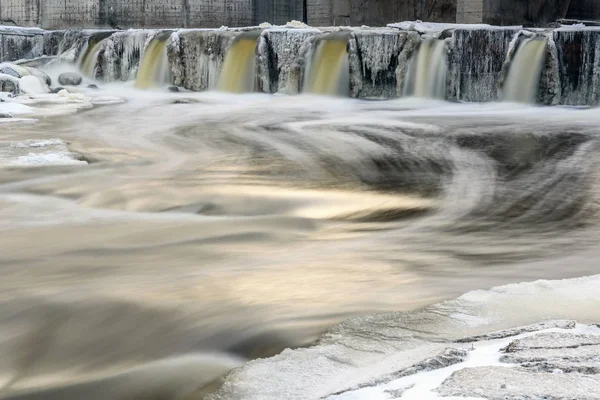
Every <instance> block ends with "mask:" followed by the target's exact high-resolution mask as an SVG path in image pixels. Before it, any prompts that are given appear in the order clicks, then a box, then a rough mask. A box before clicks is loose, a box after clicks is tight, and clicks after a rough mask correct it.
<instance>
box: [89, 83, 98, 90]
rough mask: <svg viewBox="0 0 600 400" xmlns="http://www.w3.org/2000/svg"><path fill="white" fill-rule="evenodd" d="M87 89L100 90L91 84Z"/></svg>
mask: <svg viewBox="0 0 600 400" xmlns="http://www.w3.org/2000/svg"><path fill="white" fill-rule="evenodd" d="M87 87H88V89H98V85H95V84H93V83H92V84H89V85H88V86H87Z"/></svg>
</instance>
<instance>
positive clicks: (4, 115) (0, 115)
mask: <svg viewBox="0 0 600 400" xmlns="http://www.w3.org/2000/svg"><path fill="white" fill-rule="evenodd" d="M0 118H12V114H11V113H4V112H0Z"/></svg>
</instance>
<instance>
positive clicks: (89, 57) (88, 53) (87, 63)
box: [77, 40, 103, 78]
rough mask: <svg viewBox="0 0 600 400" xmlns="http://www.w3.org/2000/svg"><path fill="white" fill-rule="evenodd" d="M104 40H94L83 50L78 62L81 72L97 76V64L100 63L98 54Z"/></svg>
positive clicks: (90, 76) (93, 76)
mask: <svg viewBox="0 0 600 400" xmlns="http://www.w3.org/2000/svg"><path fill="white" fill-rule="evenodd" d="M102 44H103V40H100V41H97V42H92V41H90V43H89V44H88V46H87V48H86V49H85V50H84V51H82V52H81V55H80V56H79V60H78V62H77V64H79V69H80V70H81V72H82V73H83V74H84V75H85V76H87V77H89V78H95V76H96V65H97V64H98V55H99V54H100V50H101V49H102Z"/></svg>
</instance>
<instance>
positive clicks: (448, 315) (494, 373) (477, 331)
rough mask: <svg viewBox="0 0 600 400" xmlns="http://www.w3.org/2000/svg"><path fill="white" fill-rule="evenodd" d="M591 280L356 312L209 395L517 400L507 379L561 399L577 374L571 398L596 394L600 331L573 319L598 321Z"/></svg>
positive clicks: (599, 304) (596, 280) (597, 296)
mask: <svg viewBox="0 0 600 400" xmlns="http://www.w3.org/2000/svg"><path fill="white" fill-rule="evenodd" d="M598 284H600V275H598V276H592V277H585V278H577V279H570V280H562V281H537V282H531V283H522V284H514V285H507V286H501V287H498V288H494V289H491V290H479V291H474V292H469V293H467V294H465V295H463V296H461V297H459V298H458V299H456V300H452V301H447V302H444V303H441V304H438V305H434V306H431V307H427V308H426V309H423V310H421V311H417V312H412V313H392V314H384V315H374V316H366V317H360V318H354V319H351V320H349V321H346V322H345V323H343V324H341V325H339V326H337V327H335V328H333V329H332V330H331V331H330V332H328V333H327V334H325V335H324V336H323V337H322V338H321V340H320V342H319V344H318V345H317V346H314V347H312V348H308V349H298V350H293V351H292V350H286V351H284V352H283V353H281V354H280V355H278V356H275V357H273V358H270V359H264V360H255V361H252V362H250V363H248V364H246V365H245V366H243V367H242V368H239V369H237V370H234V371H233V372H232V373H230V374H229V375H228V377H227V379H226V382H225V384H224V385H223V387H222V388H221V390H220V391H219V392H217V393H216V394H214V395H212V396H211V397H210V398H212V399H281V398H285V399H324V398H330V399H369V400H371V399H419V400H426V399H440V398H444V396H469V397H471V398H484V399H496V398H498V399H499V398H502V399H504V398H508V399H515V398H522V396H523V395H524V394H523V392H520V391H519V388H518V387H516V386H512V385H509V383H510V379H513V378H514V380H515V382H520V381H521V380H527V379H531V380H537V382H539V385H540V387H542V389H543V387H544V385H546V384H547V387H548V388H549V389H548V391H545V392H544V391H543V390H542V389H540V390H538V391H532V392H531V396H534V397H533V398H536V396H537V398H539V397H540V396H550V397H546V398H548V399H562V398H565V397H560V396H562V394H561V393H563V394H564V393H566V391H567V389H566V388H569V390H571V389H573V388H575V387H577V385H578V384H579V383H578V382H579V381H578V380H581V388H582V389H583V392H582V396H583V397H577V396H575V398H581V399H587V398H596V399H597V398H600V394H597V393H596V392H595V391H594V390H592V389H590V388H589V387H588V386H593V385H596V384H598V383H599V382H600V380H599V379H600V374H598V372H597V371H600V344H598V345H597V344H595V343H596V341H597V340H600V339H599V338H600V329H599V328H597V327H596V326H594V325H583V324H576V323H575V321H574V320H577V321H579V322H581V323H595V322H598V321H600V293H598V291H597V287H598ZM515 327H520V328H515ZM536 335H542V336H537V337H536ZM536 341H537V343H539V342H544V343H546V345H545V347H543V348H542V347H541V346H538V345H535V343H536ZM565 344H566V345H565ZM511 349H513V350H515V351H512V350H511ZM507 367H510V368H507ZM465 368H469V369H465ZM482 371H483V372H482ZM561 373H562V374H564V376H562V377H561V376H554V375H553V374H561ZM470 374H472V375H470ZM550 375H552V376H550ZM479 376H484V377H485V379H483V380H482V379H480V378H477V377H479ZM488 376H489V378H488ZM527 377H528V378H527ZM586 379H589V380H590V381H589V382H592V383H591V384H590V385H587V383H586V382H587V381H585V380H586ZM505 381H506V382H505ZM584 381H585V382H584ZM558 386H563V387H564V388H565V390H564V391H558V392H556V393H557V395H556V396H555V397H552V396H553V395H552V393H551V392H550V391H549V390H550V388H556V387H558ZM598 388H600V385H598ZM492 389H494V390H492ZM597 390H598V389H596V391H597ZM584 392H585V393H584ZM453 393H455V394H453ZM573 393H578V392H573ZM502 396H508V397H502ZM519 396H521V397H519ZM586 396H588V397H586ZM590 396H591V397H590ZM594 396H595V397H594ZM571 398H572V397H571Z"/></svg>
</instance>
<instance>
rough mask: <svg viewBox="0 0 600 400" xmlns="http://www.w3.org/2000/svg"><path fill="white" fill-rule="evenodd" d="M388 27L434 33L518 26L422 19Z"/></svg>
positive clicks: (396, 23)
mask: <svg viewBox="0 0 600 400" xmlns="http://www.w3.org/2000/svg"><path fill="white" fill-rule="evenodd" d="M387 26H388V27H390V28H397V29H402V30H406V31H417V32H419V33H423V34H436V33H441V32H442V31H445V30H448V29H515V28H520V26H512V27H510V26H507V27H498V26H492V25H488V24H447V23H438V22H423V21H402V22H395V23H392V24H388V25H387Z"/></svg>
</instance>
